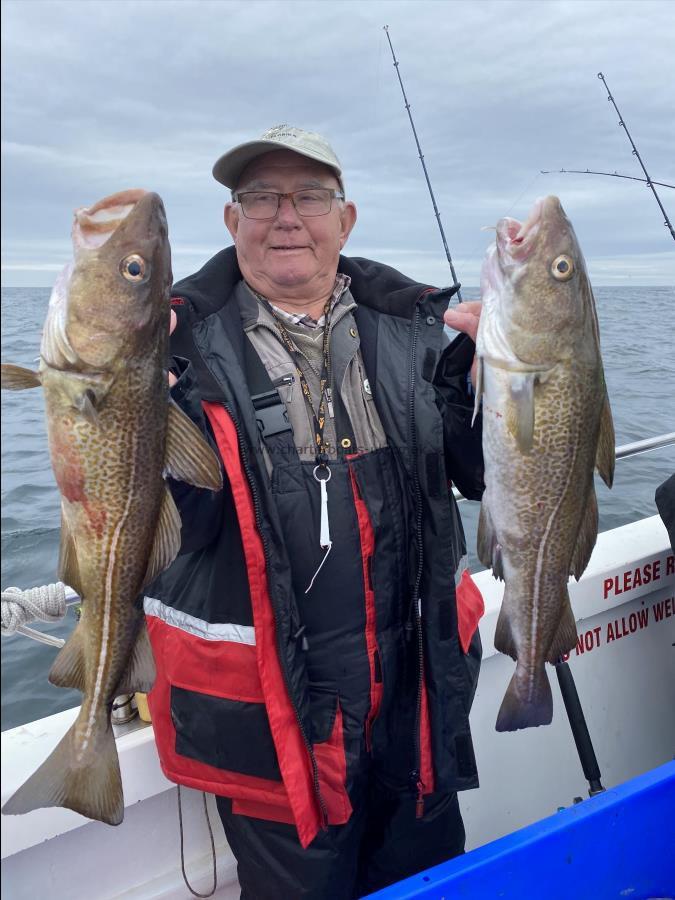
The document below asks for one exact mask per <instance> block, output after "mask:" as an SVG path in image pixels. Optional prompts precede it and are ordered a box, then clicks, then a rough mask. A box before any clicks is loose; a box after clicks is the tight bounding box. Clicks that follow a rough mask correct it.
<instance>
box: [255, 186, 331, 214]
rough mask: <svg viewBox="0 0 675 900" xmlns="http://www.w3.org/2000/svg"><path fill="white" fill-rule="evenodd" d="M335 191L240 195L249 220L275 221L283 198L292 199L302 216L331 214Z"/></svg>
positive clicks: (256, 192)
mask: <svg viewBox="0 0 675 900" xmlns="http://www.w3.org/2000/svg"><path fill="white" fill-rule="evenodd" d="M333 194H334V191H332V190H330V189H329V188H314V189H312V190H303V191H292V192H290V193H287V194H277V193H274V192H272V191H245V192H244V193H242V194H239V195H238V199H239V202H240V203H241V206H242V209H243V211H244V215H245V216H246V217H247V218H249V219H273V218H274V216H276V214H277V211H278V209H279V204H280V203H281V198H282V197H290V198H291V200H292V201H293V205H294V206H295V209H296V210H297V212H298V213H299V215H301V216H325V215H326V214H327V213H329V212H330V210H331V206H332V203H333Z"/></svg>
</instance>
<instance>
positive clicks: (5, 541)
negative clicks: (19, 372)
mask: <svg viewBox="0 0 675 900" xmlns="http://www.w3.org/2000/svg"><path fill="white" fill-rule="evenodd" d="M49 293H50V292H49V289H48V288H3V289H2V360H3V362H13V363H17V364H18V365H23V366H26V367H28V368H36V367H37V357H38V354H39V348H40V335H41V331H42V326H43V323H44V320H45V316H46V311H47V303H48V299H49ZM595 295H596V301H597V307H598V317H599V320H600V334H601V341H602V351H603V359H604V363H605V373H606V379H607V387H608V391H609V397H610V402H611V406H612V412H613V415H614V426H615V429H616V441H617V444H618V445H621V444H626V443H629V442H631V441H636V440H640V439H642V438H648V437H651V436H655V435H659V434H663V433H664V432H669V431H673V430H675V415H674V412H673V410H674V409H675V346H674V338H673V324H672V323H673V319H674V317H675V288H673V287H649V288H647V287H633V286H630V287H619V288H617V287H612V288H603V287H600V288H596V289H595ZM673 471H675V447H672V446H671V447H665V448H663V449H660V450H655V451H652V452H650V453H645V454H641V455H640V456H636V457H633V458H630V459H626V460H620V461H619V462H618V463H617V467H616V475H615V479H614V487H613V489H612V490H611V491H610V490H608V489H607V488H606V487H605V485H604V484H603V483H602V482H601V481H600V480H599V479H598V478H596V489H597V492H598V503H599V508H600V530H601V531H607V530H608V529H610V528H616V527H618V526H619V525H625V524H626V523H628V522H633V521H635V520H636V519H640V518H643V517H645V516H652V515H655V514H656V512H657V510H656V506H655V504H654V491H655V490H656V488H657V487H658V485H659V484H661V482H663V481H665V479H666V478H667V477H668V476H669V475H671V474H672V473H673ZM479 506H480V504H478V503H468V502H464V503H462V504H461V505H460V510H461V513H462V518H463V520H464V524H465V530H466V534H467V543H468V547H469V553H470V559H471V565H472V569H473V570H474V571H475V570H477V569H479V568H482V566H480V564H479V563H478V561H477V559H476V556H475V545H476V526H477V521H478V509H479ZM59 521H60V512H59V494H58V491H57V488H56V484H55V481H54V476H53V474H52V470H51V466H50V462H49V455H48V451H47V438H46V429H45V418H44V408H43V399H42V392H41V390H39V389H36V390H28V391H21V392H17V393H14V392H9V391H3V392H2V588H7V587H9V586H16V587H20V588H29V587H33V586H35V585H43V584H49V583H50V582H54V581H56V580H57V576H56V568H57V560H58V547H59ZM74 626H75V616H74V614H73V613H72V612H69V613H68V615H67V616H66V618H65V619H64V620H63V621H62V622H59V623H56V624H51V625H46V624H43V625H39V626H38V627H40V628H41V629H42V630H43V631H45V632H48V633H49V634H53V635H57V636H59V637H64V638H65V637H67V636H68V635H69V634H70V633H71V632H72V630H73V628H74ZM57 652H58V651H57V649H56V648H54V647H48V646H45V645H44V644H38V643H36V642H35V641H31V640H29V639H28V638H25V637H22V636H20V635H16V636H13V637H6V638H4V637H3V638H2V729H3V730H5V729H7V728H13V727H15V726H17V725H22V724H24V723H25V722H30V721H32V720H34V719H38V718H41V717H43V716H47V715H50V714H52V713H55V712H59V711H60V710H63V709H68V708H69V707H72V706H76V705H78V704H79V703H80V697H81V695H80V693H79V692H78V691H74V690H65V689H63V688H56V687H53V686H52V685H51V684H49V682H48V680H47V675H48V672H49V669H50V667H51V664H52V662H53V660H54V657H55V655H56V653H57Z"/></svg>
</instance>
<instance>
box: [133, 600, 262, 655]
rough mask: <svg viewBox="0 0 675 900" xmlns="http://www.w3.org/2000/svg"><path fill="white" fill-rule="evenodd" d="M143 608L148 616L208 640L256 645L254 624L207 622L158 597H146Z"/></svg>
mask: <svg viewBox="0 0 675 900" xmlns="http://www.w3.org/2000/svg"><path fill="white" fill-rule="evenodd" d="M143 609H144V611H145V614H146V616H155V617H156V618H157V619H161V620H162V622H166V624H167V625H171V626H172V627H173V628H180V630H181V631H187V633H188V634H194V635H195V636H196V637H200V638H204V640H206V641H231V642H232V643H234V644H249V645H250V646H252V647H254V646H255V629H254V627H253V626H252V625H234V624H233V623H232V622H220V623H218V624H213V623H212V622H205V621H204V620H203V619H196V618H195V617H194V616H189V615H188V614H187V613H184V612H181V611H180V610H178V609H174V608H173V607H172V606H167V605H166V604H164V603H162V602H161V600H157V598H156V597H145V598H144V600H143Z"/></svg>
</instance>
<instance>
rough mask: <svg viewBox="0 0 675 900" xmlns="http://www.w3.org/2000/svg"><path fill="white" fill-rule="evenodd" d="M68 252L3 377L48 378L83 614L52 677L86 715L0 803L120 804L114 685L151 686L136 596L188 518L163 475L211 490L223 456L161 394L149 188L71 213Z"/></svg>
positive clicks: (161, 224) (160, 210)
mask: <svg viewBox="0 0 675 900" xmlns="http://www.w3.org/2000/svg"><path fill="white" fill-rule="evenodd" d="M72 234H73V249H74V261H73V263H72V264H70V265H68V266H66V268H65V269H64V271H63V273H62V274H61V276H60V278H59V279H58V280H57V283H56V285H55V287H54V290H53V291H52V295H51V298H50V302H49V310H48V313H47V319H46V322H45V326H44V332H43V338H42V345H41V349H40V357H41V358H40V366H39V371H38V372H31V371H29V370H27V369H22V368H20V367H18V366H13V365H3V366H2V387H3V388H9V389H11V390H22V389H24V388H30V387H36V386H39V385H42V388H43V390H44V397H45V407H46V417H47V431H48V436H49V449H50V455H51V462H52V467H53V469H54V474H55V476H56V482H57V485H58V488H59V491H60V493H61V508H62V518H61V546H60V559H59V573H58V577H59V578H60V579H61V580H62V581H64V582H65V583H66V584H68V585H70V586H71V587H72V588H74V590H76V591H77V593H78V594H79V595H80V597H81V598H82V616H81V619H80V621H79V623H78V625H77V627H76V629H75V631H74V633H73V634H72V636H71V637H70V639H69V641H68V642H67V644H66V645H65V646H64V647H63V649H62V650H61V651H60V653H59V655H58V656H57V658H56V660H55V662H54V665H53V667H52V670H51V672H50V675H49V680H50V681H51V682H52V683H53V684H55V685H59V686H62V687H71V688H77V689H79V690H80V691H82V693H83V694H84V697H83V701H82V706H81V708H80V712H79V715H78V717H77V719H76V721H75V723H74V724H73V726H72V727H71V729H70V730H69V731H68V732H67V734H66V735H65V736H64V737H63V739H62V740H61V742H60V743H59V745H58V746H57V747H56V749H55V750H54V751H53V752H52V754H51V755H50V756H49V757H48V758H47V760H46V761H45V762H44V763H43V764H42V766H41V767H40V768H39V769H38V770H37V771H36V772H35V773H34V774H33V775H32V776H31V777H30V778H29V779H28V781H26V782H25V784H24V785H23V786H22V787H20V788H19V790H18V791H17V792H16V793H15V794H14V795H13V796H12V797H11V798H10V799H9V800H8V802H7V803H6V804H5V806H4V807H3V810H2V811H3V813H10V814H17V813H25V812H28V811H29V810H32V809H37V808H38V807H43V806H64V807H68V808H69V809H73V810H75V811H76V812H79V813H82V815H85V816H88V817H89V818H92V819H98V820H100V821H102V822H107V823H109V824H111V825H117V824H119V823H120V822H121V821H122V819H123V817H124V798H123V794H122V781H121V777H120V769H119V761H118V757H117V748H116V746H115V737H114V734H113V730H112V726H111V723H110V713H111V708H112V703H113V700H114V698H115V697H116V696H117V695H119V694H121V693H131V692H132V691H148V690H150V689H151V687H152V685H153V682H154V678H155V666H154V661H153V657H152V651H151V648H150V642H149V640H148V636H147V632H146V628H145V621H144V616H143V605H142V599H143V598H142V593H143V588H144V586H145V585H146V584H148V583H149V582H150V581H152V580H153V578H155V577H156V576H157V575H158V574H159V573H160V572H161V571H163V570H164V569H165V568H166V567H167V566H169V565H170V563H171V562H172V561H173V559H174V558H175V556H176V554H177V553H178V550H179V548H180V531H181V522H180V516H179V514H178V510H177V508H176V506H175V504H174V502H173V499H172V497H171V493H170V491H169V489H168V487H167V485H166V484H165V482H164V476H165V475H170V476H171V477H173V478H177V479H180V480H183V481H186V482H189V483H191V484H194V485H197V486H198V487H202V488H208V489H210V490H214V491H215V490H219V489H220V488H221V486H222V474H221V468H220V463H219V461H218V459H217V457H216V455H215V454H214V452H213V451H212V450H211V448H210V447H209V446H208V444H207V443H206V442H205V441H204V439H203V437H202V435H201V433H200V431H199V429H198V428H197V427H196V426H195V425H194V424H193V423H192V422H191V421H190V420H189V419H188V418H187V416H185V414H184V413H183V412H181V410H180V409H179V408H178V407H177V406H176V405H175V404H174V403H173V402H172V401H170V398H169V386H168V380H167V365H168V341H169V314H170V289H171V255H170V248H169V241H168V233H167V225H166V217H165V213H164V207H163V205H162V201H161V200H160V198H159V197H158V196H157V194H153V193H148V192H146V191H143V190H130V191H124V192H122V193H119V194H114V195H113V196H111V197H106V198H105V199H103V200H101V201H100V202H99V203H96V204H95V205H94V206H92V207H91V208H89V209H78V210H77V211H76V212H75V221H74V224H73V232H72Z"/></svg>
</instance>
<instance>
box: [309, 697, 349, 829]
mask: <svg viewBox="0 0 675 900" xmlns="http://www.w3.org/2000/svg"><path fill="white" fill-rule="evenodd" d="M309 696H310V721H311V724H312V743H313V748H314V756H315V758H316V765H317V769H318V775H319V784H320V787H321V796H322V797H323V800H324V803H325V805H326V812H327V814H328V824H329V825H343V824H344V823H345V822H347V821H348V819H349V817H350V816H351V813H352V805H351V802H350V800H349V795H348V794H347V788H346V781H347V758H346V756H345V744H344V736H343V729H342V709H341V708H340V698H339V696H338V693H337V691H336V690H335V689H333V688H330V687H323V686H320V685H310V688H309Z"/></svg>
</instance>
